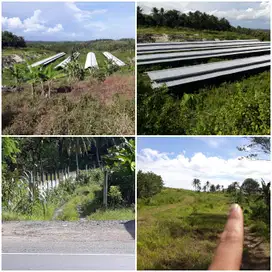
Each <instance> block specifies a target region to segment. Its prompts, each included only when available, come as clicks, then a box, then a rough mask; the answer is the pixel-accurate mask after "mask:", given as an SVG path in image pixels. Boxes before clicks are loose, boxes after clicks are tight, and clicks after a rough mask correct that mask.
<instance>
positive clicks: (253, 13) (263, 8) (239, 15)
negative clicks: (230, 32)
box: [208, 1, 270, 21]
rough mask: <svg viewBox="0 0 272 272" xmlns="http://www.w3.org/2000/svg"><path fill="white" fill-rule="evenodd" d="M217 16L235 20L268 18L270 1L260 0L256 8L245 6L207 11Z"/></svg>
mask: <svg viewBox="0 0 272 272" xmlns="http://www.w3.org/2000/svg"><path fill="white" fill-rule="evenodd" d="M208 13H209V14H213V15H215V16H217V17H220V18H221V17H225V18H227V19H234V20H237V21H243V20H256V19H261V20H269V19H270V3H269V2H265V1H263V2H261V3H260V6H259V8H258V9H253V8H247V9H231V10H225V11H219V10H213V11H210V12H208Z"/></svg>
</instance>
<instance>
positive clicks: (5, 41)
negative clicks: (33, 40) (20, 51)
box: [2, 31, 26, 48]
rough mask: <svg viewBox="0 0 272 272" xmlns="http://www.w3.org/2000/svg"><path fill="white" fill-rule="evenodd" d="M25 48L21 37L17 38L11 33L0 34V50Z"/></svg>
mask: <svg viewBox="0 0 272 272" xmlns="http://www.w3.org/2000/svg"><path fill="white" fill-rule="evenodd" d="M10 46H12V47H26V42H25V40H24V38H23V37H18V36H16V35H14V34H13V33H11V32H8V31H3V32H2V48H5V47H10Z"/></svg>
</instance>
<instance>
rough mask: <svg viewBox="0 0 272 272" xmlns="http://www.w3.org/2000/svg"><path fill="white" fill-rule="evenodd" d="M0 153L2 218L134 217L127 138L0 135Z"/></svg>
mask: <svg viewBox="0 0 272 272" xmlns="http://www.w3.org/2000/svg"><path fill="white" fill-rule="evenodd" d="M2 154H3V160H2V194H3V196H2V209H3V217H2V218H3V220H6V221H10V220H68V221H73V220H79V219H80V218H88V219H90V220H95V219H96V218H97V220H130V219H132V218H133V217H134V216H133V209H134V203H135V193H134V183H135V181H134V165H135V144H134V140H133V139H126V138H113V137H107V138H102V137H97V138H90V137H89V138H88V137H75V138H67V137H64V138H38V137H36V138H9V137H4V138H3V145H2ZM120 154H122V155H120ZM67 169H68V170H67ZM83 169H85V170H83ZM67 171H68V172H69V171H70V173H73V174H71V175H70V176H69V177H66V178H65V174H64V173H66V174H67ZM106 172H108V174H107V175H106ZM107 177H108V178H107ZM106 180H108V187H105V181H106ZM55 182H58V184H57V185H56V186H52V184H54V183H55ZM106 188H108V190H107V189H106ZM103 190H107V194H106V195H107V200H106V199H105V198H104V197H105V196H103ZM105 201H106V202H105ZM96 212H97V213H98V214H97V215H96Z"/></svg>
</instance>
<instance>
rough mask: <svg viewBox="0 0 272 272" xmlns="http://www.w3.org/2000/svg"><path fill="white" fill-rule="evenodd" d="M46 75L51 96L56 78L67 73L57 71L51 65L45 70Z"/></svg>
mask: <svg viewBox="0 0 272 272" xmlns="http://www.w3.org/2000/svg"><path fill="white" fill-rule="evenodd" d="M44 76H45V80H46V82H47V85H48V97H50V96H51V89H52V84H53V82H54V81H55V80H56V79H59V78H62V77H64V76H65V74H64V73H59V72H57V71H56V70H54V68H53V66H52V65H50V66H48V67H47V68H46V69H45V70H44Z"/></svg>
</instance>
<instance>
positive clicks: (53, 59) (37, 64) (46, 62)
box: [30, 52, 66, 67]
mask: <svg viewBox="0 0 272 272" xmlns="http://www.w3.org/2000/svg"><path fill="white" fill-rule="evenodd" d="M65 54H66V53H64V52H62V53H58V54H56V55H54V56H51V57H49V58H46V59H43V60H40V61H37V62H35V63H33V64H31V65H30V66H31V67H36V66H39V65H47V64H49V63H51V62H53V61H55V60H57V59H59V58H61V57H63V56H64V55H65Z"/></svg>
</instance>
